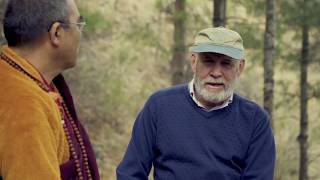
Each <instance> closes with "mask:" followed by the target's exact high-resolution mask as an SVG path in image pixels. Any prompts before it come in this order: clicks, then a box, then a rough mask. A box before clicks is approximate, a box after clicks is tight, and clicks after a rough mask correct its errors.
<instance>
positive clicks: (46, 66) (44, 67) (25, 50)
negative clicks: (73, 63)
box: [10, 47, 61, 83]
mask: <svg viewBox="0 0 320 180" xmlns="http://www.w3.org/2000/svg"><path fill="white" fill-rule="evenodd" d="M10 48H11V49H13V50H14V51H15V52H16V53H17V54H18V55H19V56H21V57H22V58H24V59H25V60H27V61H28V62H29V63H30V64H31V65H33V66H34V67H35V68H36V69H37V70H38V71H39V73H40V74H41V75H42V77H43V78H44V79H45V80H46V82H48V83H51V82H52V80H53V78H55V77H56V76H57V75H58V74H59V73H61V71H60V70H58V69H57V68H54V67H55V66H54V65H53V64H51V63H50V62H52V61H50V57H48V53H45V51H44V50H42V49H39V48H33V47H18V48H15V47H10Z"/></svg>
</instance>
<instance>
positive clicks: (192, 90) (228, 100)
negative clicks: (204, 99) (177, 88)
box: [188, 79, 233, 112]
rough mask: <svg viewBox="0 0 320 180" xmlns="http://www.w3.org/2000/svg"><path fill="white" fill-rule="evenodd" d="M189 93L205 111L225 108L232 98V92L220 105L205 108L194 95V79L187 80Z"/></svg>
mask: <svg viewBox="0 0 320 180" xmlns="http://www.w3.org/2000/svg"><path fill="white" fill-rule="evenodd" d="M188 86H189V93H190V96H191V97H192V99H193V101H194V102H195V103H196V104H197V105H198V106H199V107H201V108H203V109H204V110H205V111H208V112H209V111H214V110H218V109H222V108H225V107H227V106H228V105H229V104H230V103H232V100H233V94H232V95H231V96H230V97H229V98H228V99H227V100H226V101H225V102H224V103H223V104H221V105H219V106H215V107H213V108H210V109H208V108H206V107H205V106H204V105H203V104H202V103H201V102H200V101H198V100H197V98H196V96H195V95H194V79H192V80H191V81H190V82H189V85H188Z"/></svg>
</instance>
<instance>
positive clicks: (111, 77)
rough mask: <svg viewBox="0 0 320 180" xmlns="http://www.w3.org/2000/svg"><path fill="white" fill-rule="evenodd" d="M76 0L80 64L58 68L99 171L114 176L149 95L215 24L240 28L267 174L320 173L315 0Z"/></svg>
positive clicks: (183, 73)
mask: <svg viewBox="0 0 320 180" xmlns="http://www.w3.org/2000/svg"><path fill="white" fill-rule="evenodd" d="M0 2H1V3H2V4H1V6H3V1H0ZM76 2H77V4H78V6H79V9H80V13H81V14H82V15H83V16H84V17H85V19H86V22H87V26H86V27H85V29H84V32H83V38H82V45H81V52H80V55H79V58H78V64H77V67H75V68H73V69H71V70H69V71H67V72H66V73H65V76H66V78H67V81H68V83H69V84H70V88H71V91H72V93H73V95H74V100H75V103H76V106H77V111H78V113H79V115H80V118H81V120H82V122H83V123H84V124H85V126H86V128H87V129H88V131H89V134H90V137H91V139H92V142H93V146H94V149H95V151H96V153H97V158H98V163H99V168H100V172H101V178H102V180H114V179H116V178H115V169H116V166H117V165H118V164H119V162H120V161H121V159H122V157H123V154H124V152H125V150H126V147H127V144H128V142H129V139H130V135H131V130H132V125H133V123H134V120H135V118H136V116H137V114H138V112H139V111H140V110H141V108H142V107H143V105H144V102H145V101H146V99H147V98H148V97H149V96H150V95H151V94H152V93H153V92H155V91H157V90H159V89H161V88H165V87H169V86H171V85H173V84H178V83H183V82H188V81H190V80H191V78H192V75H191V72H190V66H189V64H190V63H189V60H190V59H189V57H190V53H189V47H190V46H191V45H192V43H193V39H194V36H195V34H196V32H198V31H199V30H201V29H203V28H206V27H212V26H217V25H224V26H226V27H228V28H231V29H234V30H236V31H238V32H239V33H240V34H241V35H242V36H243V39H244V44H245V48H246V68H245V70H244V72H243V74H242V76H241V78H240V83H239V86H238V93H239V94H241V95H243V96H245V97H247V98H249V99H252V100H254V101H256V102H257V103H259V104H260V105H261V106H263V107H265V108H266V110H267V111H268V112H270V113H271V115H272V116H271V117H272V119H271V120H272V125H273V131H274V134H275V140H276V146H277V162H276V163H277V165H276V174H275V178H274V179H275V180H295V179H299V180H308V179H310V180H319V179H320V171H319V164H320V141H319V139H320V70H319V69H320V51H319V49H320V38H319V37H320V28H319V27H320V16H319V13H320V0H278V1H275V0H139V1H127V0H76ZM218 6H219V7H218ZM268 17H269V18H268ZM2 42H4V40H3V38H2ZM150 178H151V179H152V175H150Z"/></svg>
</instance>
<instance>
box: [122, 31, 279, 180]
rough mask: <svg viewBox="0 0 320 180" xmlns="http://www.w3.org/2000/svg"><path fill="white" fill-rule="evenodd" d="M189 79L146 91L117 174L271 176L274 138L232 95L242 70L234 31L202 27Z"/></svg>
mask: <svg viewBox="0 0 320 180" xmlns="http://www.w3.org/2000/svg"><path fill="white" fill-rule="evenodd" d="M191 50H192V53H191V66H192V70H193V72H194V78H193V80H192V81H191V82H190V83H189V84H184V85H179V86H175V87H171V88H169V89H164V90H161V91H159V92H156V93H155V94H153V95H152V96H151V97H150V98H149V100H148V101H147V102H146V104H145V106H144V108H143V109H142V111H141V112H140V114H139V115H138V117H137V119H136V121H135V125H134V127H133V131H132V138H131V141H130V143H129V145H128V149H127V152H126V153H125V155H124V158H123V160H122V162H121V163H120V164H119V166H118V168H117V179H118V180H146V179H148V176H149V173H150V169H151V167H152V166H153V167H154V174H153V176H154V179H155V180H163V179H165V180H272V179H273V174H274V165H275V143H274V137H273V134H272V130H271V127H270V122H269V117H268V115H267V113H266V112H265V111H264V110H263V109H262V108H261V107H260V106H259V105H257V104H256V103H254V102H252V101H249V100H247V99H245V98H243V97H241V96H239V95H237V94H235V93H234V89H235V84H236V82H237V80H238V78H239V76H240V74H241V72H242V71H243V69H244V66H245V60H244V54H245V52H244V47H243V41H242V38H241V36H240V35H239V34H238V33H237V32H235V31H233V30H230V29H226V28H223V27H218V28H207V29H204V30H201V31H200V32H199V33H198V34H197V35H196V38H195V43H194V46H193V47H192V48H191Z"/></svg>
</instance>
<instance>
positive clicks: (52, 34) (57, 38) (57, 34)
mask: <svg viewBox="0 0 320 180" xmlns="http://www.w3.org/2000/svg"><path fill="white" fill-rule="evenodd" d="M63 33H64V31H63V28H62V26H61V23H59V22H55V23H53V24H52V26H51V28H50V29H49V39H50V42H51V44H52V45H53V46H59V44H60V43H61V37H62V35H63Z"/></svg>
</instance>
